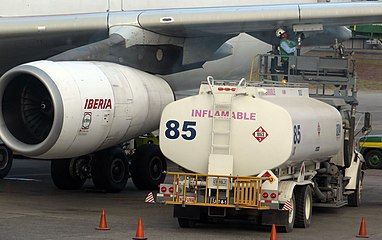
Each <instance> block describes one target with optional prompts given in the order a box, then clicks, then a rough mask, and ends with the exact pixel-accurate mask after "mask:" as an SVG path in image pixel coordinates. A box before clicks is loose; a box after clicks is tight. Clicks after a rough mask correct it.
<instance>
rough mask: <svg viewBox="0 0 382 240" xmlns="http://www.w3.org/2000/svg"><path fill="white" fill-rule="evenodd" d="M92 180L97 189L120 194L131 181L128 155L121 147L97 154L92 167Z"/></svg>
mask: <svg viewBox="0 0 382 240" xmlns="http://www.w3.org/2000/svg"><path fill="white" fill-rule="evenodd" d="M92 179H93V183H94V185H95V186H96V188H99V189H104V190H106V191H108V192H114V193H117V192H120V191H122V190H123V189H125V187H126V183H127V180H128V179H129V166H128V161H127V157H126V154H125V153H124V152H123V151H122V149H121V148H119V147H113V148H109V149H105V150H102V151H100V152H97V153H96V154H95V156H94V161H93V166H92Z"/></svg>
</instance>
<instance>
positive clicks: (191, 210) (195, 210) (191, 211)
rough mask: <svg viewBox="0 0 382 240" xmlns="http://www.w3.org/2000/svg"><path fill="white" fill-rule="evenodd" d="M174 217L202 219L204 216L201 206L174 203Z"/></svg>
mask: <svg viewBox="0 0 382 240" xmlns="http://www.w3.org/2000/svg"><path fill="white" fill-rule="evenodd" d="M174 217H175V218H186V219H194V220H200V219H201V217H202V211H201V208H200V207H195V206H185V207H182V206H181V205H174Z"/></svg>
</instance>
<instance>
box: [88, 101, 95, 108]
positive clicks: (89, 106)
mask: <svg viewBox="0 0 382 240" xmlns="http://www.w3.org/2000/svg"><path fill="white" fill-rule="evenodd" d="M93 103H94V100H93V99H89V102H88V108H87V109H92V108H93Z"/></svg>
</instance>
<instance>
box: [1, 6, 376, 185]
mask: <svg viewBox="0 0 382 240" xmlns="http://www.w3.org/2000/svg"><path fill="white" fill-rule="evenodd" d="M0 16H1V17H0V52H1V53H2V54H1V56H0V74H2V77H1V79H0V110H1V111H0V138H1V139H2V141H3V142H4V143H5V145H6V146H8V147H9V148H10V149H12V150H13V151H14V152H15V153H17V154H20V155H22V156H26V157H30V158H38V159H48V160H51V162H52V163H51V174H52V179H53V182H54V184H55V185H56V186H57V187H58V188H61V189H79V188H81V187H82V186H83V184H84V182H85V181H86V179H88V178H92V179H93V182H94V185H95V186H96V187H97V188H101V189H105V190H107V191H109V192H119V191H121V190H123V189H124V188H125V185H126V182H127V180H128V178H129V177H131V178H132V180H133V182H134V184H135V185H136V186H137V188H139V189H154V188H157V186H158V184H159V183H161V182H162V181H163V180H164V177H165V174H164V173H163V171H164V170H165V169H166V160H165V159H164V157H163V155H162V154H161V153H160V150H159V148H158V147H157V146H156V145H155V144H146V145H143V146H142V147H140V148H138V149H136V152H135V153H134V154H133V155H132V157H130V158H129V159H128V158H127V157H126V155H125V154H124V152H123V150H122V149H121V147H120V144H121V143H123V142H126V141H129V140H131V139H134V138H136V137H138V136H140V135H143V134H145V133H149V132H151V131H154V130H156V129H158V125H159V120H160V116H161V112H162V109H163V108H164V107H165V106H166V105H167V104H168V103H170V102H172V101H174V100H175V97H174V95H177V94H181V93H182V91H183V92H184V91H188V90H190V89H196V88H197V87H198V86H199V84H200V82H201V81H202V80H204V79H205V77H206V76H208V75H212V76H214V77H216V78H217V79H235V78H241V77H243V76H245V75H246V74H247V72H248V69H249V66H250V64H251V61H252V58H253V56H255V55H256V54H259V53H265V52H267V51H269V50H270V49H271V45H272V44H275V43H276V42H277V38H276V37H275V34H274V33H275V30H276V29H277V28H279V27H282V28H285V29H288V31H289V32H290V33H291V35H292V36H294V35H296V34H294V33H297V34H298V33H299V32H304V34H305V36H306V39H304V46H311V45H329V44H332V43H333V42H334V40H335V39H337V40H339V41H343V40H346V39H349V38H350V37H351V31H350V30H349V29H347V28H346V27H344V26H347V25H353V24H366V23H378V22H382V2H369V1H368V2H349V1H342V0H341V1H335V0H332V1H322V0H271V1H263V0H237V1H228V0H220V1H215V0H210V1H201V0H194V1H182V0H174V1H163V0H158V1H149V0H142V1H129V0H91V1H89V0H76V1H64V0H40V1H32V0H12V1H10V0H2V8H1V10H0ZM185 131H187V129H185ZM7 159H8V158H7V157H3V158H2V161H1V164H0V166H2V167H1V168H0V176H2V177H3V176H5V175H6V174H7V173H8V171H9V168H10V165H9V164H11V161H10V160H9V159H8V160H7Z"/></svg>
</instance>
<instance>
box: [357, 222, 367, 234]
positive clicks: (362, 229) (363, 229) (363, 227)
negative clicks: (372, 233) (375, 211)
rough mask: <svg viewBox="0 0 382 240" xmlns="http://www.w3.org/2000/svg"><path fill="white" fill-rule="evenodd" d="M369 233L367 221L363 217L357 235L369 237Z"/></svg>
mask: <svg viewBox="0 0 382 240" xmlns="http://www.w3.org/2000/svg"><path fill="white" fill-rule="evenodd" d="M368 237H369V235H367V231H366V221H365V219H364V218H362V219H361V225H359V232H358V235H357V238H368Z"/></svg>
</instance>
